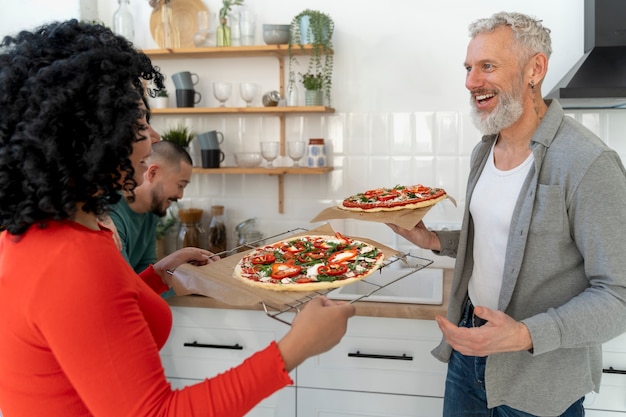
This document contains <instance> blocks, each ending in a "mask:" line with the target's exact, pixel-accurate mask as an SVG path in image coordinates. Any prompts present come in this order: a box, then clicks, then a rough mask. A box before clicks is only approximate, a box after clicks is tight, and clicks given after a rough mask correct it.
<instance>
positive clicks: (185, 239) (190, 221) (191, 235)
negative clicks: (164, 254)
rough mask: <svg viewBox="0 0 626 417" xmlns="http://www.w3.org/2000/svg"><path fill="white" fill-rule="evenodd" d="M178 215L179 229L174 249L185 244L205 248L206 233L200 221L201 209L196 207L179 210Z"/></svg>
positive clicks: (180, 247) (183, 246) (185, 245)
mask: <svg viewBox="0 0 626 417" xmlns="http://www.w3.org/2000/svg"><path fill="white" fill-rule="evenodd" d="M178 217H180V229H179V230H178V239H177V241H176V249H182V248H185V247H187V246H193V247H196V248H202V249H207V233H206V231H205V230H204V228H203V227H202V223H201V220H202V210H201V209H196V208H190V209H187V210H179V211H178Z"/></svg>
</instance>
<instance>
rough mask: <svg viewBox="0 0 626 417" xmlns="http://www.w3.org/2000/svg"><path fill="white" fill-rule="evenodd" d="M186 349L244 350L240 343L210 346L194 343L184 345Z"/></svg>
mask: <svg viewBox="0 0 626 417" xmlns="http://www.w3.org/2000/svg"><path fill="white" fill-rule="evenodd" d="M183 346H185V347H198V348H209V349H231V350H243V346H240V345H239V343H236V344H234V345H210V344H206V343H198V342H196V341H193V342H191V343H183Z"/></svg>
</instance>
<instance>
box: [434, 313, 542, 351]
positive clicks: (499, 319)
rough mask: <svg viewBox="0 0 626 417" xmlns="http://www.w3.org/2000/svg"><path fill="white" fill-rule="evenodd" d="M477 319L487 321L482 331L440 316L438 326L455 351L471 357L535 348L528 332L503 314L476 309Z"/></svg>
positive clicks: (523, 326)
mask: <svg viewBox="0 0 626 417" xmlns="http://www.w3.org/2000/svg"><path fill="white" fill-rule="evenodd" d="M474 315H476V316H478V317H480V318H482V319H485V320H487V323H486V324H485V325H483V326H481V327H474V328H469V329H468V328H465V327H458V326H456V325H455V324H453V323H452V322H450V321H449V320H447V319H445V318H444V317H441V316H437V317H436V318H435V319H436V320H437V324H438V325H439V328H440V329H441V332H442V333H443V336H444V337H445V339H446V341H447V342H448V343H449V344H450V345H451V346H452V347H453V348H454V350H456V351H458V352H460V353H462V354H463V355H467V356H488V355H491V354H493V353H500V352H518V351H522V350H528V349H531V348H532V347H533V342H532V339H531V337H530V332H529V331H528V328H527V327H526V326H525V325H524V324H523V323H521V322H518V321H515V320H513V318H512V317H511V316H509V315H507V314H505V313H503V312H501V311H497V310H491V309H489V308H487V307H475V308H474Z"/></svg>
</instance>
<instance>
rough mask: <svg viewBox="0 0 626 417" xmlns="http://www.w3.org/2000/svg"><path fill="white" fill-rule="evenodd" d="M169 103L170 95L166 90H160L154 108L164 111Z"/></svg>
mask: <svg viewBox="0 0 626 417" xmlns="http://www.w3.org/2000/svg"><path fill="white" fill-rule="evenodd" d="M168 103H169V94H168V93H167V90H166V89H165V88H162V89H160V90H159V91H158V92H157V95H156V97H155V98H154V108H156V109H164V108H166V107H167V105H168Z"/></svg>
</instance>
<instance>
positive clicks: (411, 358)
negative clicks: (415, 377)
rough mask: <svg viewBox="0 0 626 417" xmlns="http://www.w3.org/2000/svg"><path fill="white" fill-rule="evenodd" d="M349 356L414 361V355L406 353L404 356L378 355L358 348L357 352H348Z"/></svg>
mask: <svg viewBox="0 0 626 417" xmlns="http://www.w3.org/2000/svg"><path fill="white" fill-rule="evenodd" d="M348 357H350V358H373V359H391V360H395V361H412V360H413V356H408V355H407V354H406V353H403V354H402V356H398V355H376V354H372V353H361V352H359V351H358V350H357V351H356V353H348Z"/></svg>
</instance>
